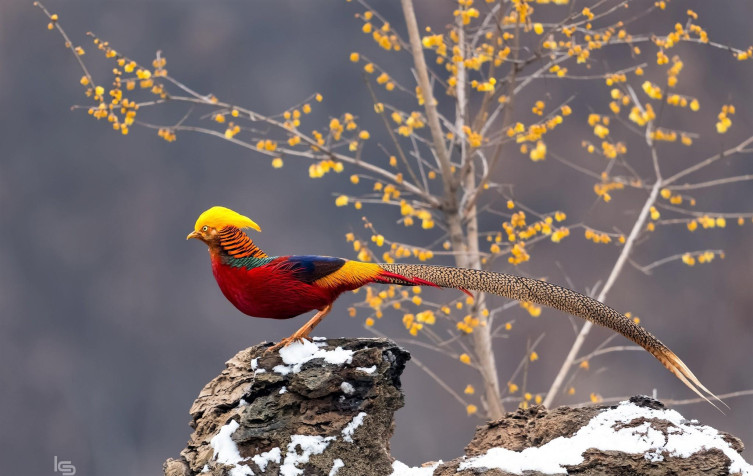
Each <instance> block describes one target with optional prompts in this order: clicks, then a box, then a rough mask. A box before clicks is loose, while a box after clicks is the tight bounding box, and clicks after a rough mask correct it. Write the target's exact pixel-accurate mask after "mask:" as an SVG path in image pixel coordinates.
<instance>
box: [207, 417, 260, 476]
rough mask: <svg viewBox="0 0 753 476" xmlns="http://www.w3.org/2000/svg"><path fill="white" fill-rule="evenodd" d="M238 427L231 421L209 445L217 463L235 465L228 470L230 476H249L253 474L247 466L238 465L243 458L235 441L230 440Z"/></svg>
mask: <svg viewBox="0 0 753 476" xmlns="http://www.w3.org/2000/svg"><path fill="white" fill-rule="evenodd" d="M239 426H240V425H239V424H238V422H237V421H235V420H231V421H230V422H229V423H228V424H226V425H225V426H223V427H222V428H220V431H219V433H217V434H216V435H215V436H214V437H213V438H212V439H211V440H210V442H209V444H210V445H212V448H214V456H213V458H216V460H217V462H218V463H222V464H232V465H235V467H234V468H233V469H232V470H230V476H251V475H253V474H254V472H253V471H251V468H249V467H248V466H246V465H243V464H240V462H241V461H243V458H242V457H241V454H240V452H239V451H238V446H236V444H235V441H233V439H232V438H231V436H232V435H233V433H234V432H235V430H237V429H238V427H239Z"/></svg>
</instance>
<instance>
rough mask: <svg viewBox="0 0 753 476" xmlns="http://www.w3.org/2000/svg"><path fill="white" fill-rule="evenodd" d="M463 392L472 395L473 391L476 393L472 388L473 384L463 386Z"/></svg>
mask: <svg viewBox="0 0 753 476" xmlns="http://www.w3.org/2000/svg"><path fill="white" fill-rule="evenodd" d="M463 393H465V394H466V395H473V394H474V393H476V389H475V388H473V385H467V386H466V387H465V390H463Z"/></svg>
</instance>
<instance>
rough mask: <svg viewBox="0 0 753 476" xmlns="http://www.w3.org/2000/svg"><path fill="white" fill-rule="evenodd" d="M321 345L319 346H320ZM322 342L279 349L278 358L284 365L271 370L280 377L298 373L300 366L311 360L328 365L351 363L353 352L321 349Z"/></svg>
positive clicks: (299, 343) (297, 343)
mask: <svg viewBox="0 0 753 476" xmlns="http://www.w3.org/2000/svg"><path fill="white" fill-rule="evenodd" d="M320 344H321V345H320ZM323 345H324V343H323V342H310V341H307V340H304V341H303V342H294V343H292V344H290V345H289V346H287V347H283V348H282V349H280V357H281V358H282V361H283V363H285V365H277V366H275V367H274V368H273V369H272V370H273V371H274V372H276V373H278V374H281V375H287V374H289V373H291V372H293V373H298V372H300V371H301V366H302V365H303V364H305V363H306V362H308V361H310V360H313V359H324V361H325V362H327V363H328V364H333V365H343V364H349V363H351V361H352V359H353V351H352V350H346V349H343V348H342V347H337V348H335V349H334V350H326V349H322V348H321V347H323Z"/></svg>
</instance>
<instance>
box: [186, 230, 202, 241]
mask: <svg viewBox="0 0 753 476" xmlns="http://www.w3.org/2000/svg"><path fill="white" fill-rule="evenodd" d="M191 238H196V239H200V238H201V235H200V234H199V232H198V231H192V232H191V233H189V234H188V236H187V237H186V239H187V240H190V239H191Z"/></svg>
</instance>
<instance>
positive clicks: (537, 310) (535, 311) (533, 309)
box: [520, 301, 541, 317]
mask: <svg viewBox="0 0 753 476" xmlns="http://www.w3.org/2000/svg"><path fill="white" fill-rule="evenodd" d="M520 307H522V308H523V309H525V310H526V311H528V314H530V315H531V316H532V317H539V316H540V315H541V306H539V305H538V304H534V303H532V302H531V301H520Z"/></svg>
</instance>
